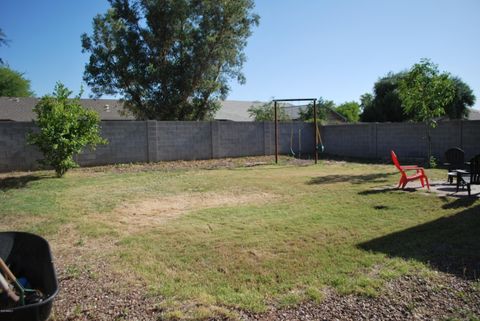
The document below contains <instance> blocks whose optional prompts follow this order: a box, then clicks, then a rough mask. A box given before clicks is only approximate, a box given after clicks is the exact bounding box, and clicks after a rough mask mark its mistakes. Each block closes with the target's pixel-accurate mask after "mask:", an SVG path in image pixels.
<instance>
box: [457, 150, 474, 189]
mask: <svg viewBox="0 0 480 321" xmlns="http://www.w3.org/2000/svg"><path fill="white" fill-rule="evenodd" d="M472 185H480V154H479V155H477V156H475V157H474V158H472V159H471V160H470V171H468V172H467V171H463V170H457V191H458V188H459V186H466V187H467V191H468V196H470V195H471V194H472V189H471V186H472Z"/></svg>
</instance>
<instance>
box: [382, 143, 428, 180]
mask: <svg viewBox="0 0 480 321" xmlns="http://www.w3.org/2000/svg"><path fill="white" fill-rule="evenodd" d="M390 154H391V156H392V161H393V164H394V165H395V167H396V168H397V169H398V170H399V171H400V174H401V176H400V181H399V182H398V186H397V188H400V187H401V188H402V189H404V188H405V186H406V185H407V183H408V182H411V181H414V180H417V179H419V180H420V183H421V184H422V187H425V183H426V184H427V188H428V190H430V184H429V183H428V177H427V175H425V169H424V168H423V167H418V166H417V165H412V166H401V165H400V163H399V162H398V158H397V155H396V154H395V152H394V151H393V150H392V151H391V152H390ZM406 171H415V174H413V175H410V176H408V175H407V173H406Z"/></svg>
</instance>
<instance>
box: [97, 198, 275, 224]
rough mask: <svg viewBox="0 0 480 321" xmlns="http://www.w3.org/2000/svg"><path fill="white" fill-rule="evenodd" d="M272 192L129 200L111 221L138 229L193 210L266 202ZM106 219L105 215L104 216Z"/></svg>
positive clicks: (110, 218) (115, 213) (121, 206)
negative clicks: (132, 201) (130, 201)
mask: <svg viewBox="0 0 480 321" xmlns="http://www.w3.org/2000/svg"><path fill="white" fill-rule="evenodd" d="M275 198H276V196H275V195H274V194H272V193H263V192H259V193H218V192H216V193H213V192H209V193H193V194H180V195H172V196H166V197H159V198H156V199H147V200H143V201H140V202H134V203H126V204H122V205H120V206H119V207H117V208H116V209H115V210H113V211H112V215H113V217H110V216H111V215H110V216H109V217H108V218H107V219H108V222H109V223H110V224H114V225H117V224H118V225H121V226H122V231H127V232H135V231H138V230H141V229H145V228H148V227H155V226H157V225H159V224H164V223H165V222H167V221H168V220H171V219H173V218H176V217H178V216H180V215H184V214H186V213H189V212H192V211H198V210H203V209H209V208H216V207H225V206H239V205H245V204H263V203H266V202H268V201H271V200H273V199H275ZM103 218H104V219H105V218H106V217H103Z"/></svg>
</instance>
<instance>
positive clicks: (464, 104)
mask: <svg viewBox="0 0 480 321" xmlns="http://www.w3.org/2000/svg"><path fill="white" fill-rule="evenodd" d="M406 75H407V72H406V71H403V72H399V73H392V72H390V73H388V74H387V75H386V76H385V77H382V78H380V79H379V80H378V81H377V82H376V83H375V84H374V88H373V95H372V94H370V93H367V94H364V95H362V96H361V97H360V106H361V109H362V114H361V115H360V120H361V121H364V122H402V121H407V120H414V119H415V118H416V115H415V113H414V111H413V110H411V111H406V110H405V109H404V108H403V107H404V104H403V102H402V100H401V99H400V96H399V89H398V88H399V83H400V81H402V79H404V77H406ZM448 77H449V79H450V80H451V81H452V82H453V86H454V87H455V97H454V99H453V100H452V101H450V102H449V103H448V104H447V105H446V106H445V109H444V110H445V115H446V116H448V117H449V118H450V119H462V118H466V117H468V112H469V107H472V106H473V105H474V104H475V95H474V94H473V91H472V89H471V88H470V87H469V86H468V85H467V84H466V83H465V82H463V81H462V80H461V79H460V78H459V77H452V76H450V75H449V76H448Z"/></svg>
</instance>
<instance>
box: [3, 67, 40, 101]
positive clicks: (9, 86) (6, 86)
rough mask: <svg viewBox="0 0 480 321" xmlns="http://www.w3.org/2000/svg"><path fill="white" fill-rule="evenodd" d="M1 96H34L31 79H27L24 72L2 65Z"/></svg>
mask: <svg viewBox="0 0 480 321" xmlns="http://www.w3.org/2000/svg"><path fill="white" fill-rule="evenodd" d="M0 96H6V97H29V96H33V92H32V90H31V89H30V80H28V79H25V78H24V77H23V74H22V73H20V72H18V71H15V70H13V69H10V68H8V67H7V66H0Z"/></svg>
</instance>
